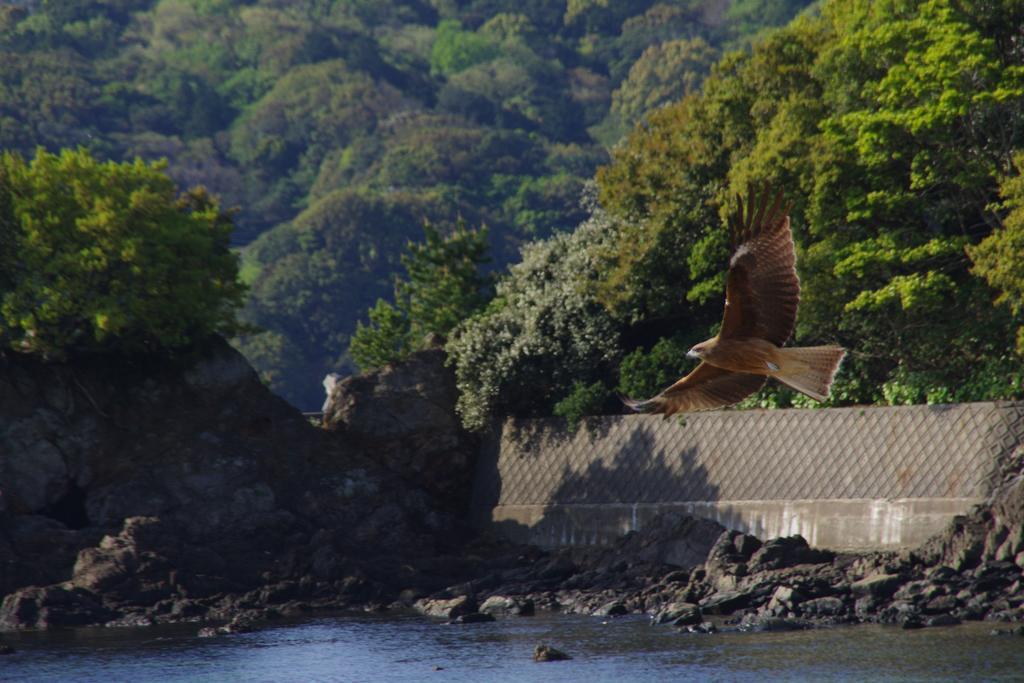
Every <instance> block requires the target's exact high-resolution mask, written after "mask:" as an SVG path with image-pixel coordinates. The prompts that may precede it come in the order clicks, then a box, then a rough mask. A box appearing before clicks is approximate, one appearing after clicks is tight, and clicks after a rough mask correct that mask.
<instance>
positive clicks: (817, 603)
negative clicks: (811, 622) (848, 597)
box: [800, 597, 847, 617]
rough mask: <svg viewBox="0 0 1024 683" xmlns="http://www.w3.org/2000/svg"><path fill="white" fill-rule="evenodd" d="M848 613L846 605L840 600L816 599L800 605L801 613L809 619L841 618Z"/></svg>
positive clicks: (829, 598) (830, 598)
mask: <svg viewBox="0 0 1024 683" xmlns="http://www.w3.org/2000/svg"><path fill="white" fill-rule="evenodd" d="M846 612H847V609H846V603H844V602H843V601H842V600H840V599H839V598H832V597H825V598H815V599H814V600H807V601H806V602H802V603H800V613H801V614H803V615H804V616H807V617H839V616H843V615H844V614H846Z"/></svg>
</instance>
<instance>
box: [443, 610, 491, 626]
mask: <svg viewBox="0 0 1024 683" xmlns="http://www.w3.org/2000/svg"><path fill="white" fill-rule="evenodd" d="M488 621H494V616H493V615H490V614H483V613H481V612H473V613H472V614H460V615H459V616H457V617H455V618H454V619H452V620H451V621H449V622H448V623H449V624H483V623H485V622H488Z"/></svg>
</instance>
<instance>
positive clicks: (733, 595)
mask: <svg viewBox="0 0 1024 683" xmlns="http://www.w3.org/2000/svg"><path fill="white" fill-rule="evenodd" d="M754 598H755V594H754V593H753V592H750V591H723V592H720V593H715V594H714V595H712V596H711V597H709V598H705V599H704V600H701V601H700V608H701V610H702V611H703V612H704V613H706V614H732V613H733V612H735V611H736V610H740V609H744V608H746V607H749V606H750V604H751V603H752V602H753V600H754Z"/></svg>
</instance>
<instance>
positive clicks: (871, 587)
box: [850, 574, 903, 598]
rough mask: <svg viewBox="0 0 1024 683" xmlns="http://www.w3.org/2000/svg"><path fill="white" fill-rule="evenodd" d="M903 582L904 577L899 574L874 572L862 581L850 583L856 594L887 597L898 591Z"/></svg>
mask: <svg viewBox="0 0 1024 683" xmlns="http://www.w3.org/2000/svg"><path fill="white" fill-rule="evenodd" d="M902 582H903V579H902V577H900V576H899V575H897V574H872V575H871V576H866V577H864V578H863V579H861V580H860V581H854V582H853V583H852V584H850V590H851V591H852V592H853V594H854V595H856V596H861V597H863V596H866V595H870V596H871V597H873V598H887V597H889V596H891V595H892V594H893V593H895V592H896V589H897V588H898V587H899V586H900V584H901V583H902Z"/></svg>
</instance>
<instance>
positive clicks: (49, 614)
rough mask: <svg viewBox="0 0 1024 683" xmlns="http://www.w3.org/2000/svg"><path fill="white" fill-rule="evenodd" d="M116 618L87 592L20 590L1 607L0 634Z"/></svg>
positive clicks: (56, 587)
mask: <svg viewBox="0 0 1024 683" xmlns="http://www.w3.org/2000/svg"><path fill="white" fill-rule="evenodd" d="M116 616H117V614H116V613H115V612H113V611H112V610H109V609H107V608H105V607H104V606H103V605H102V604H100V603H99V602H98V601H96V600H95V599H94V597H93V596H91V595H90V594H89V593H87V592H86V591H83V590H81V589H75V588H72V587H68V586H61V585H54V586H41V587H37V586H32V587H28V588H22V589H19V590H17V591H15V592H13V593H11V594H10V595H8V596H7V597H5V598H4V601H3V603H2V604H0V631H20V630H25V629H45V628H55V627H57V628H60V627H67V626H85V625H87V624H97V623H104V622H106V621H110V620H112V619H114V618H115V617H116Z"/></svg>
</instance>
